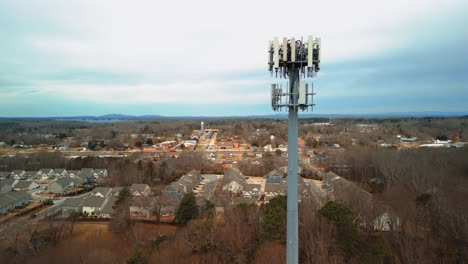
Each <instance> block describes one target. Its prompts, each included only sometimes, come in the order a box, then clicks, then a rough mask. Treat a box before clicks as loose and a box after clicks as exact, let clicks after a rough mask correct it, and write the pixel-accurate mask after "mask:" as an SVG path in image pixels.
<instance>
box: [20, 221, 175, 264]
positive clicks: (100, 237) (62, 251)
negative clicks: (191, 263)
mask: <svg viewBox="0 0 468 264" xmlns="http://www.w3.org/2000/svg"><path fill="white" fill-rule="evenodd" d="M108 225H109V224H108V223H107V222H79V223H76V224H75V226H74V230H73V234H71V235H66V236H67V238H65V239H63V240H62V241H60V242H59V244H58V245H57V246H56V247H51V248H48V249H45V250H44V251H42V252H40V253H39V255H37V256H34V257H33V258H32V259H29V260H28V263H125V261H126V259H127V258H129V256H131V255H132V254H133V253H134V249H135V248H136V247H137V246H142V245H147V244H148V240H150V239H153V238H155V237H156V236H158V235H159V234H166V235H173V234H174V233H175V231H176V226H173V225H165V224H162V225H153V224H143V223H137V224H135V226H134V227H133V228H132V229H131V230H130V231H128V232H125V233H113V232H111V231H110V230H109V228H108ZM70 252H73V254H70Z"/></svg>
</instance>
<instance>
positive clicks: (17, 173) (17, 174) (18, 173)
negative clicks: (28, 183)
mask: <svg viewBox="0 0 468 264" xmlns="http://www.w3.org/2000/svg"><path fill="white" fill-rule="evenodd" d="M25 174H26V171H24V170H14V171H12V172H11V174H10V178H13V179H17V180H20V179H22V178H23V176H24V175H25Z"/></svg>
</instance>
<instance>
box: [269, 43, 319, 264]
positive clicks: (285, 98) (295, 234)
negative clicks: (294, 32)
mask: <svg viewBox="0 0 468 264" xmlns="http://www.w3.org/2000/svg"><path fill="white" fill-rule="evenodd" d="M320 46H321V40H320V38H315V39H314V38H313V37H312V36H309V37H308V39H307V41H306V42H304V41H303V40H302V38H301V40H295V39H294V38H291V39H287V38H283V41H282V43H281V44H280V43H279V41H278V38H276V37H275V38H274V40H273V41H270V42H269V43H268V70H269V71H270V72H271V75H272V77H273V75H275V77H276V78H278V77H279V78H285V79H286V78H287V79H289V85H288V89H287V90H286V91H283V89H282V87H281V84H276V83H274V84H272V85H271V106H272V108H273V110H274V111H281V110H282V109H283V108H285V109H286V110H287V111H289V113H288V189H287V196H288V197H287V236H286V263H287V264H296V263H299V224H298V222H299V221H298V218H299V210H298V203H299V199H298V191H297V189H298V188H297V182H298V180H297V178H298V163H299V157H298V144H297V137H298V112H299V109H301V110H302V111H307V110H309V108H310V110H312V109H313V106H314V103H313V96H314V92H313V86H312V82H310V92H309V83H307V81H306V80H307V79H306V78H309V79H311V78H313V77H315V76H316V74H317V72H318V71H319V70H320ZM301 77H302V79H301Z"/></svg>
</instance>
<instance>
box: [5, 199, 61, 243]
mask: <svg viewBox="0 0 468 264" xmlns="http://www.w3.org/2000/svg"><path fill="white" fill-rule="evenodd" d="M63 202H64V199H62V200H59V201H56V202H55V203H54V205H52V206H50V207H48V208H46V209H44V210H42V211H40V212H39V213H36V217H35V218H34V219H30V218H29V216H24V217H22V218H20V219H19V220H17V221H15V222H14V223H12V224H11V225H10V226H7V227H5V228H3V227H2V231H0V239H2V238H4V237H6V236H8V235H10V234H11V233H13V232H16V231H18V230H19V229H21V228H22V227H23V226H24V225H25V224H32V223H34V222H37V221H39V220H42V219H44V218H46V217H47V216H49V215H52V214H54V213H57V212H59V211H60V210H61V209H62V205H63Z"/></svg>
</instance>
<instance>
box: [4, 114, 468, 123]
mask: <svg viewBox="0 0 468 264" xmlns="http://www.w3.org/2000/svg"><path fill="white" fill-rule="evenodd" d="M287 117H288V115H287V113H281V114H272V115H250V116H161V115H141V116H136V115H124V114H107V115H102V116H65V117H0V120H66V121H91V122H93V121H94V122H99V121H103V122H106V121H107V122H109V121H110V122H112V121H130V120H158V119H159V120H161V119H188V120H190V119H205V120H209V119H243V118H271V119H287ZM389 117H390V118H391V117H395V118H396V117H462V118H468V112H389V113H364V114H301V113H300V114H299V118H389Z"/></svg>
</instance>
